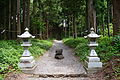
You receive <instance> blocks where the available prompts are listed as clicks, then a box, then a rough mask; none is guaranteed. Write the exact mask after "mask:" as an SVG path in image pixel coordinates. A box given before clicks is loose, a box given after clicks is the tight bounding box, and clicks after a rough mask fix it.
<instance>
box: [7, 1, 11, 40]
mask: <svg viewBox="0 0 120 80" xmlns="http://www.w3.org/2000/svg"><path fill="white" fill-rule="evenodd" d="M8 31H9V33H8V38H9V40H10V39H11V32H10V31H11V0H9V24H8Z"/></svg>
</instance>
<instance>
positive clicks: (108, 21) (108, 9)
mask: <svg viewBox="0 0 120 80" xmlns="http://www.w3.org/2000/svg"><path fill="white" fill-rule="evenodd" d="M109 11H110V7H109V1H107V29H108V36H109V37H110V28H109V23H110V18H109V17H110V15H109Z"/></svg>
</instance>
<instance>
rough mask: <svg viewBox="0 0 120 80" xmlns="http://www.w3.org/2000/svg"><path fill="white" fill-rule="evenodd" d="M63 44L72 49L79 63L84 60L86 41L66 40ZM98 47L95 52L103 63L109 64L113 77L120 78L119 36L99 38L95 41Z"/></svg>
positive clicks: (86, 52)
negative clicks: (78, 58)
mask: <svg viewBox="0 0 120 80" xmlns="http://www.w3.org/2000/svg"><path fill="white" fill-rule="evenodd" d="M63 41H64V44H66V45H67V46H70V47H72V48H74V50H75V54H76V55H77V56H79V57H80V60H81V61H85V60H86V56H88V54H89V51H90V49H89V47H88V45H87V44H88V43H89V42H88V40H87V39H84V38H77V39H74V38H66V39H64V40H63ZM97 42H98V43H99V46H98V47H97V48H96V52H97V54H98V56H99V57H100V59H101V61H102V62H103V63H106V64H107V63H108V62H110V63H111V64H112V65H110V66H112V69H113V71H114V73H113V74H114V76H120V74H119V73H120V35H117V36H114V37H101V38H99V39H98V40H97Z"/></svg>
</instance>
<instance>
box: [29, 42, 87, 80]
mask: <svg viewBox="0 0 120 80" xmlns="http://www.w3.org/2000/svg"><path fill="white" fill-rule="evenodd" d="M58 48H59V49H63V56H64V59H61V60H57V59H55V58H54V56H55V50H56V49H58ZM37 65H38V66H37V68H36V69H35V71H34V72H33V74H34V75H33V76H31V77H29V80H89V79H88V78H84V77H86V71H85V69H84V68H83V65H82V64H81V63H80V62H79V59H78V58H76V57H75V56H74V53H73V51H72V49H70V48H69V47H67V46H65V45H64V44H63V42H62V41H57V40H55V41H54V44H53V46H52V48H51V49H50V50H49V51H48V52H46V53H45V54H44V55H43V56H42V57H40V59H39V60H38V61H37ZM36 77H37V78H36ZM38 77H39V78H38ZM72 78H73V79H72ZM80 78H81V79H80Z"/></svg>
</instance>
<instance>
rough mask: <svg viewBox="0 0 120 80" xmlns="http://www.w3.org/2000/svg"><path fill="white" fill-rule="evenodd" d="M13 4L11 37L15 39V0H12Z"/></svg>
mask: <svg viewBox="0 0 120 80" xmlns="http://www.w3.org/2000/svg"><path fill="white" fill-rule="evenodd" d="M12 4H13V5H12V6H13V12H12V17H13V20H12V39H16V37H17V35H16V33H17V32H16V0H14V1H13V3H12Z"/></svg>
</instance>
